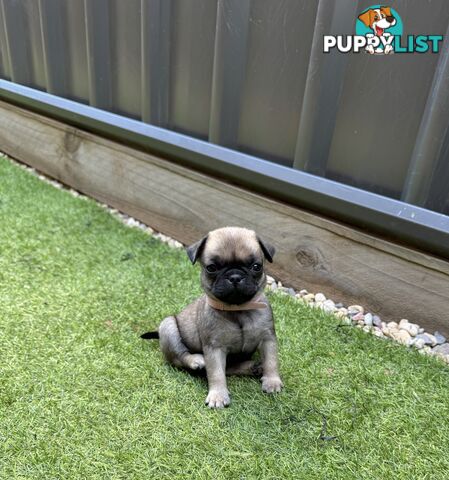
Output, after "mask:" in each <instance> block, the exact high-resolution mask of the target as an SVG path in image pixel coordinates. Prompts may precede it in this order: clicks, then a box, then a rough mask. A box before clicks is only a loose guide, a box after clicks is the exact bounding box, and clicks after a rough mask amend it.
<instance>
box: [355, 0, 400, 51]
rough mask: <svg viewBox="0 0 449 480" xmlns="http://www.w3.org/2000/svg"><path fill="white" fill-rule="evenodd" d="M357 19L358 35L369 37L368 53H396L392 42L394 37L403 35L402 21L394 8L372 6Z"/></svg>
mask: <svg viewBox="0 0 449 480" xmlns="http://www.w3.org/2000/svg"><path fill="white" fill-rule="evenodd" d="M357 18H358V20H357V23H356V33H357V35H364V36H365V37H368V45H367V46H366V48H365V50H366V51H367V52H368V53H370V54H378V55H379V54H380V55H387V54H391V53H394V47H393V45H392V40H393V37H394V36H398V35H399V36H400V35H402V21H401V18H400V17H399V15H398V13H397V12H396V11H395V10H394V9H393V8H391V7H387V6H382V5H372V6H371V7H369V8H367V9H366V10H364V11H363V12H362V13H361V14H360V15H359V16H358V17H357ZM374 37H380V38H379V39H374ZM378 40H382V41H381V42H379V41H378Z"/></svg>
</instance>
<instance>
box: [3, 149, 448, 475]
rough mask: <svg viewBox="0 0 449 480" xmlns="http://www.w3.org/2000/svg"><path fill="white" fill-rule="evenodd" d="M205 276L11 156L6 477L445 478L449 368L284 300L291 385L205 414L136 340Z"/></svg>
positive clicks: (236, 393) (192, 393)
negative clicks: (24, 167)
mask: <svg viewBox="0 0 449 480" xmlns="http://www.w3.org/2000/svg"><path fill="white" fill-rule="evenodd" d="M198 275H199V272H198V269H197V268H194V267H192V266H191V265H190V263H189V261H188V259H187V256H186V255H185V253H184V252H183V251H181V250H172V249H170V248H169V247H168V246H166V245H164V244H162V243H160V242H159V241H157V240H155V239H153V238H150V237H149V236H147V235H146V234H145V233H143V232H142V231H140V230H137V229H130V228H127V227H125V226H123V225H122V224H120V223H119V222H118V221H117V220H116V219H115V218H113V217H112V216H111V215H110V214H108V213H107V212H106V211H104V210H103V209H102V208H101V207H99V206H97V205H96V204H95V203H94V202H93V201H90V200H85V199H76V198H74V197H72V196H71V195H70V194H68V193H67V192H64V191H60V190H57V189H55V188H53V187H52V186H49V185H47V184H45V183H43V182H41V181H40V180H38V179H37V178H35V177H34V176H32V175H30V174H29V173H27V172H25V171H23V170H22V169H20V168H18V167H17V166H15V165H12V164H11V163H10V162H9V161H8V160H6V159H4V158H0V359H1V362H0V478H1V479H8V480H9V479H11V480H12V479H16V478H21V479H33V480H35V479H64V480H68V479H100V478H101V479H144V478H145V479H147V478H172V479H174V478H192V479H203V478H204V479H222V478H223V479H239V478H248V479H257V478H263V479H265V478H266V479H271V478H272V479H275V478H276V479H278V478H279V479H286V478H294V479H302V478H304V479H324V478H326V479H334V478H335V479H353V478H354V479H370V480H372V479H425V478H428V479H432V480H434V479H447V478H448V477H449V455H448V451H449V430H448V426H449V420H448V419H449V400H448V384H449V368H447V366H445V365H443V364H442V363H441V362H439V361H437V360H435V359H433V358H429V357H425V356H421V355H419V354H418V353H416V352H412V351H408V350H407V349H406V348H405V347H402V346H398V345H395V344H393V343H390V342H383V341H380V340H378V339H376V338H374V337H372V336H369V335H366V334H364V333H363V332H361V331H359V330H357V329H353V328H350V327H344V328H336V327H337V325H338V323H339V321H338V320H337V319H335V318H334V317H330V316H327V315H325V314H323V313H322V312H318V311H315V310H310V309H308V308H306V307H304V306H302V305H301V304H299V303H298V302H295V301H293V300H292V299H291V298H289V297H287V296H282V295H280V294H276V295H272V296H271V301H272V305H273V308H274V312H275V318H276V324H277V333H278V337H279V344H280V359H281V374H282V377H283V380H284V384H285V390H284V391H283V392H282V393H281V394H279V395H276V396H269V395H266V394H263V393H262V392H261V388H260V382H259V380H257V379H253V378H236V377H233V378H230V379H229V387H230V391H231V394H232V404H231V406H230V407H229V408H228V409H226V410H219V411H214V410H209V409H208V408H207V407H205V406H204V399H205V397H206V383H205V381H204V380H203V379H201V378H197V377H192V376H191V375H189V374H188V373H185V372H183V371H180V370H176V369H174V368H172V367H170V366H168V365H166V364H165V363H164V362H163V360H162V357H161V354H160V352H159V349H158V344H157V342H145V341H143V340H141V339H139V334H140V333H142V332H144V331H147V330H148V329H151V328H154V327H156V326H157V324H158V322H159V321H160V320H161V319H162V318H164V317H165V316H167V315H169V314H172V313H174V312H177V311H178V310H180V309H181V308H182V307H183V306H184V305H186V304H187V302H189V301H190V300H192V299H193V298H194V297H195V296H197V295H198V294H199V293H200V289H199V282H198ZM393 287H394V286H393ZM393 287H392V288H393Z"/></svg>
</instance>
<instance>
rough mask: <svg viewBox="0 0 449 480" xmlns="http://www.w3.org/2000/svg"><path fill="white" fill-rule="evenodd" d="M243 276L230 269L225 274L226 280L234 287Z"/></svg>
mask: <svg viewBox="0 0 449 480" xmlns="http://www.w3.org/2000/svg"><path fill="white" fill-rule="evenodd" d="M244 278H245V277H244V275H243V274H242V273H241V272H239V271H238V270H237V271H236V270H231V271H230V272H228V274H227V275H226V280H227V281H228V282H230V283H231V284H232V285H233V286H234V287H236V286H237V285H238V284H239V283H241V282H242V280H243V279H244Z"/></svg>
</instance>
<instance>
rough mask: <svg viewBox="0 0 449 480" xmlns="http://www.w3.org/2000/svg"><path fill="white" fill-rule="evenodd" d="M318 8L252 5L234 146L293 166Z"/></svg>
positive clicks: (290, 2)
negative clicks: (236, 142) (237, 132)
mask: <svg viewBox="0 0 449 480" xmlns="http://www.w3.org/2000/svg"><path fill="white" fill-rule="evenodd" d="M316 10H317V2H311V1H310V0H280V1H277V2H272V1H271V0H262V1H256V2H252V3H251V10H250V20H249V34H248V36H249V38H248V53H247V57H248V58H247V64H246V69H245V81H244V84H243V91H242V101H241V113H240V125H239V134H238V145H239V148H240V149H241V150H243V151H246V152H249V153H252V154H255V155H258V156H262V157H264V158H269V159H272V160H274V161H278V162H279V163H282V164H285V165H291V164H292V162H293V156H294V150H295V145H296V136H297V133H298V122H299V116H300V113H301V104H302V98H303V93H304V87H305V81H306V75H307V67H308V62H309V56H310V46H311V42H312V37H313V31H314V25H315V17H316Z"/></svg>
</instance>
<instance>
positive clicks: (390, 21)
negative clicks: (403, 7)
mask: <svg viewBox="0 0 449 480" xmlns="http://www.w3.org/2000/svg"><path fill="white" fill-rule="evenodd" d="M387 22H388V23H393V22H394V17H393V15H390V16H389V17H387Z"/></svg>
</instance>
